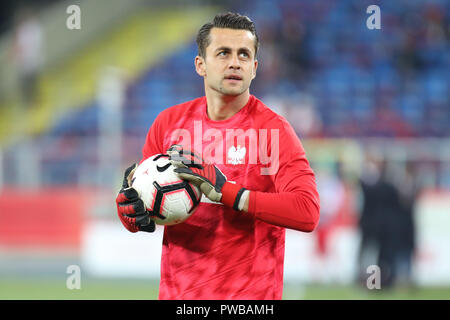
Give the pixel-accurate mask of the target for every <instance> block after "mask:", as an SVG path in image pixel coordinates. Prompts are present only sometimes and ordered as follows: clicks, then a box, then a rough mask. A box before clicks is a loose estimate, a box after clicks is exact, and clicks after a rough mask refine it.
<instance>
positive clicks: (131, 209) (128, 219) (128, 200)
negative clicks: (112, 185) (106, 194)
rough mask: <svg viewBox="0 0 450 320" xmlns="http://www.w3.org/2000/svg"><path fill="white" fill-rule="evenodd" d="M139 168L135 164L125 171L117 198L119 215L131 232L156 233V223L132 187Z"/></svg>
mask: <svg viewBox="0 0 450 320" xmlns="http://www.w3.org/2000/svg"><path fill="white" fill-rule="evenodd" d="M136 168H137V164H136V163H135V164H133V165H132V166H130V167H129V168H127V169H126V170H125V176H124V178H123V183H122V188H121V189H120V191H119V194H118V195H117V197H116V205H117V213H118V215H119V219H120V221H122V224H123V225H124V226H125V227H126V228H127V229H128V230H129V231H131V232H137V231H146V232H153V231H155V222H154V221H153V220H151V219H150V215H149V212H148V211H147V210H146V209H145V206H144V201H142V199H141V198H139V194H138V192H137V191H136V189H134V188H133V187H130V184H131V178H132V177H133V173H134V171H135V170H136Z"/></svg>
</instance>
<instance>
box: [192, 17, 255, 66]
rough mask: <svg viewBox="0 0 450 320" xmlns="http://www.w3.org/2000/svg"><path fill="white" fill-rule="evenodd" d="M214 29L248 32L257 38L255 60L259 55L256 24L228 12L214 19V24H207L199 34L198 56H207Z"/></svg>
mask: <svg viewBox="0 0 450 320" xmlns="http://www.w3.org/2000/svg"><path fill="white" fill-rule="evenodd" d="M212 28H228V29H236V30H248V31H250V32H251V33H252V34H253V35H254V36H255V58H256V54H257V53H258V48H259V39H258V35H257V34H256V28H255V24H254V23H253V21H252V20H250V18H249V17H247V16H243V15H240V14H239V13H233V12H226V13H219V14H218V15H216V16H215V17H214V20H213V21H212V22H208V23H205V24H204V25H203V26H202V27H201V28H200V30H199V31H198V34H197V47H198V55H199V56H201V57H203V58H204V57H205V56H206V47H208V46H209V44H210V43H211V39H210V37H209V34H210V32H211V29H212Z"/></svg>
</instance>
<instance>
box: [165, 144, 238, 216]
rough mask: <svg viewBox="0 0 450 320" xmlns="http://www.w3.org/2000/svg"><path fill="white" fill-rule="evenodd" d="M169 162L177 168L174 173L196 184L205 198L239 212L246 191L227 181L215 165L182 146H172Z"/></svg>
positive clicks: (168, 151)
mask: <svg viewBox="0 0 450 320" xmlns="http://www.w3.org/2000/svg"><path fill="white" fill-rule="evenodd" d="M167 154H168V155H169V161H170V162H171V163H172V165H173V166H174V167H175V169H174V172H175V173H176V174H177V175H178V176H179V177H180V178H181V179H184V180H188V181H190V182H192V183H193V184H195V185H196V186H197V187H199V188H200V190H201V191H202V192H203V194H205V196H206V197H207V198H208V199H210V200H212V201H217V202H222V203H223V204H224V205H226V206H228V207H231V208H233V209H234V210H239V209H240V206H239V203H240V200H241V197H242V195H243V193H244V192H245V191H246V189H245V188H243V187H242V186H241V185H239V184H235V183H231V182H228V181H227V177H226V176H225V175H224V174H223V173H222V171H220V170H219V168H217V167H216V166H215V165H213V164H209V163H205V162H204V161H203V159H201V158H200V157H199V156H197V155H196V154H195V153H193V152H192V151H189V150H184V149H183V147H182V146H180V145H172V146H171V147H170V148H169V149H168V150H167Z"/></svg>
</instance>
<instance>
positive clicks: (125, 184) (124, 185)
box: [122, 163, 138, 188]
mask: <svg viewBox="0 0 450 320" xmlns="http://www.w3.org/2000/svg"><path fill="white" fill-rule="evenodd" d="M137 166H138V165H137V163H133V164H132V165H131V166H129V167H128V168H127V169H126V170H125V174H124V177H123V183H122V188H128V187H129V186H130V181H129V179H128V177H129V176H130V173H132V172H133V173H134V171H136V168H137Z"/></svg>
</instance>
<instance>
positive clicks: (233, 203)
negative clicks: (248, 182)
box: [221, 181, 246, 210]
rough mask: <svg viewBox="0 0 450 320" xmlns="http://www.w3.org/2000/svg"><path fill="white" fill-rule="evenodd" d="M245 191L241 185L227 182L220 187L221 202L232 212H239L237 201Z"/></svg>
mask: <svg viewBox="0 0 450 320" xmlns="http://www.w3.org/2000/svg"><path fill="white" fill-rule="evenodd" d="M245 190H246V189H245V188H243V187H242V186H241V185H239V184H236V183H231V182H228V181H227V182H225V184H224V185H223V187H222V199H221V202H222V203H223V204H224V205H226V206H228V207H231V208H233V209H234V210H239V201H240V200H241V197H242V194H243V193H244V191H245Z"/></svg>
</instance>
